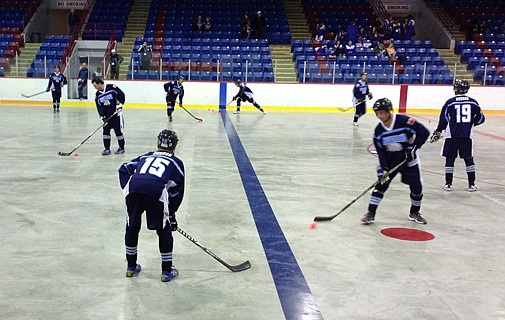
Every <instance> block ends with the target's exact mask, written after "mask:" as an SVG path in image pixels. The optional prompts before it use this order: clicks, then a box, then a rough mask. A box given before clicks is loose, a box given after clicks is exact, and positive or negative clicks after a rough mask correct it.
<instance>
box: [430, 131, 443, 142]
mask: <svg viewBox="0 0 505 320" xmlns="http://www.w3.org/2000/svg"><path fill="white" fill-rule="evenodd" d="M441 136H442V132H440V131H434V132H433V134H432V135H431V138H430V142H431V143H433V142H437V141H438V140H440V137H441Z"/></svg>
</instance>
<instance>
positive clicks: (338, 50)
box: [330, 40, 345, 58]
mask: <svg viewBox="0 0 505 320" xmlns="http://www.w3.org/2000/svg"><path fill="white" fill-rule="evenodd" d="M337 56H345V49H344V46H343V45H342V43H341V42H340V40H337V42H335V44H334V45H333V47H332V48H331V50H330V58H336V57H337Z"/></svg>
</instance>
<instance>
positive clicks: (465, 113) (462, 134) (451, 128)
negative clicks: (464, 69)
mask: <svg viewBox="0 0 505 320" xmlns="http://www.w3.org/2000/svg"><path fill="white" fill-rule="evenodd" d="M469 89H470V84H469V83H468V81H465V80H456V82H455V83H454V93H455V94H456V96H455V97H452V98H450V99H449V100H447V102H446V103H445V104H444V106H443V108H442V111H441V112H440V120H439V123H438V126H437V129H436V130H435V132H433V135H432V136H431V142H436V141H437V140H438V139H440V137H441V135H442V131H444V130H445V133H444V137H445V142H444V146H443V147H442V156H444V157H445V186H444V189H445V190H446V191H451V190H452V180H453V175H454V162H455V161H456V157H457V156H458V154H459V157H460V158H462V159H463V160H465V164H466V173H467V176H468V189H467V190H468V191H470V192H473V191H477V190H478V188H477V186H476V185H475V163H474V161H473V145H472V135H473V127H474V126H478V125H480V124H483V123H484V121H485V117H484V114H483V113H482V111H481V109H480V106H479V103H477V101H476V100H475V99H472V98H470V97H468V96H466V93H467V92H468V90H469Z"/></svg>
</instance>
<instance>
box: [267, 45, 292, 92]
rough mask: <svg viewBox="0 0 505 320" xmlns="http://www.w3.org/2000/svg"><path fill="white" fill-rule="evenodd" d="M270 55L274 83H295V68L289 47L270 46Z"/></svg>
mask: <svg viewBox="0 0 505 320" xmlns="http://www.w3.org/2000/svg"><path fill="white" fill-rule="evenodd" d="M270 55H271V56H272V64H273V67H274V75H275V82H285V83H286V82H296V81H297V78H296V68H295V64H294V62H293V54H292V53H291V46H290V45H286V44H284V45H283V44H270Z"/></svg>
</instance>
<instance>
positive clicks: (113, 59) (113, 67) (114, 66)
mask: <svg viewBox="0 0 505 320" xmlns="http://www.w3.org/2000/svg"><path fill="white" fill-rule="evenodd" d="M123 60H124V59H123V57H122V56H121V55H119V54H118V53H117V52H116V49H112V50H111V51H110V56H109V63H110V78H111V79H119V68H120V66H121V63H123Z"/></svg>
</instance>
